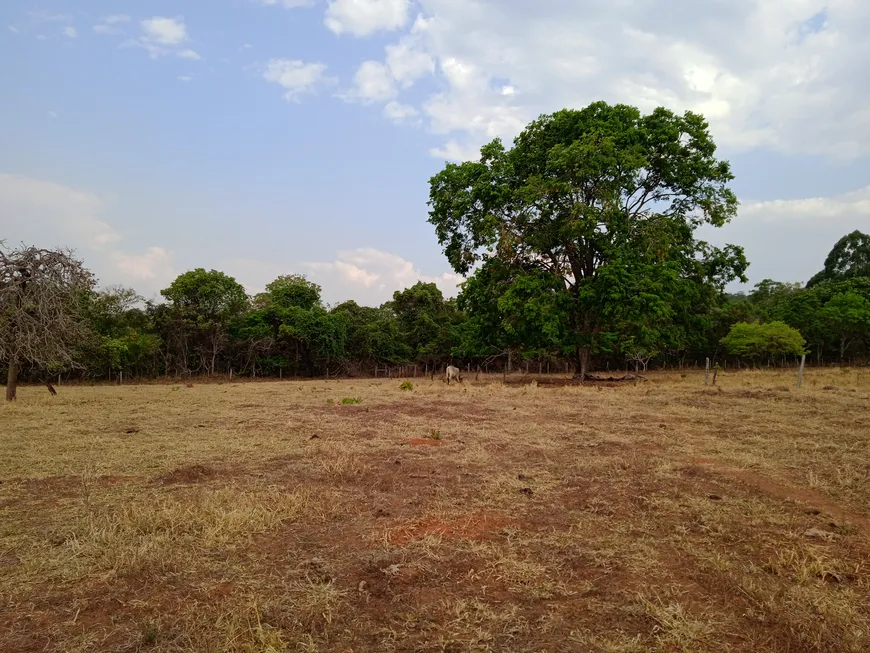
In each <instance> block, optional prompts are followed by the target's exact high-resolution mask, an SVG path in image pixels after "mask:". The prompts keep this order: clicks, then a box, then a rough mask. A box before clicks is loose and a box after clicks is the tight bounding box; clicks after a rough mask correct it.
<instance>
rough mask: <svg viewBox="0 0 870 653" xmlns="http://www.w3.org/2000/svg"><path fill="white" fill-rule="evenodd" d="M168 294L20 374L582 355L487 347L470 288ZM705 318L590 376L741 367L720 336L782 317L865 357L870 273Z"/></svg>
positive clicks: (102, 321) (89, 375) (541, 347)
mask: <svg viewBox="0 0 870 653" xmlns="http://www.w3.org/2000/svg"><path fill="white" fill-rule="evenodd" d="M161 294H162V296H163V297H164V298H165V301H164V302H162V303H153V302H145V301H144V300H143V299H142V298H141V297H140V296H138V295H137V294H136V292H135V291H134V290H132V289H129V288H121V287H111V288H107V289H104V290H98V291H94V292H91V293H90V294H89V296H88V298H87V301H86V304H85V305H86V321H87V323H88V325H89V327H90V334H91V335H90V337H88V338H86V339H85V340H84V341H83V342H81V343H80V344H79V346H78V347H77V349H76V351H75V352H74V355H73V361H74V363H73V364H65V365H63V366H56V367H55V368H53V369H44V368H36V367H28V366H25V368H24V369H23V370H22V373H21V376H22V378H23V379H28V380H43V379H44V378H45V377H46V375H49V377H53V376H55V375H57V374H62V375H63V376H64V378H67V379H82V380H87V379H90V380H104V381H107V380H117V379H119V378H120V377H121V375H123V376H124V377H125V378H127V379H131V380H132V379H144V378H153V377H159V376H166V375H168V376H172V377H179V376H180V377H183V376H188V375H227V376H228V375H229V374H230V373H232V374H233V375H235V376H242V377H253V376H258V377H318V376H327V375H328V376H339V375H341V376H369V375H374V374H375V373H376V371H378V370H380V371H381V373H385V370H386V369H388V368H397V367H400V366H406V369H405V370H404V371H405V372H406V373H411V372H410V370H411V368H410V367H409V366H412V365H416V366H417V370H416V372H417V373H418V374H420V375H422V374H424V372H425V371H426V370H432V369H443V368H444V366H445V365H447V364H448V363H454V364H459V365H461V366H462V367H463V368H465V367H466V366H468V365H470V366H472V369H477V367H478V366H481V368H486V369H487V370H489V371H503V370H505V369H506V368H507V366H508V365H510V366H511V367H512V368H513V369H514V370H518V371H520V370H526V369H528V370H530V371H533V372H538V371H541V370H550V371H553V372H556V371H559V372H565V371H566V370H572V371H573V369H574V361H573V357H572V352H571V351H565V350H564V349H563V348H561V347H559V343H558V342H557V341H556V340H555V339H550V342H549V346H547V345H548V343H547V337H546V335H545V334H544V333H543V332H541V335H542V337H541V338H539V339H538V341H537V342H535V343H531V344H532V345H533V346H526V345H524V344H523V343H520V342H514V343H512V344H511V346H509V347H506V348H505V347H503V343H500V342H498V341H497V337H498V334H499V330H498V329H496V328H493V329H492V330H490V331H489V333H490V334H491V335H492V336H493V340H492V341H490V342H487V341H486V333H487V331H486V329H481V328H480V320H481V319H482V318H484V317H485V315H484V314H482V313H480V312H478V313H470V312H469V310H468V309H469V308H471V307H472V306H471V304H472V302H471V300H472V298H471V297H470V295H469V292H468V290H464V291H463V292H462V293H461V294H460V295H459V297H458V298H457V299H445V298H444V296H443V294H442V293H441V291H440V290H439V289H438V288H437V287H436V286H435V284H432V283H422V282H420V283H417V284H416V285H414V286H412V287H410V288H407V289H405V290H402V291H397V292H396V293H394V296H393V299H392V300H391V301H389V302H386V303H385V304H383V305H381V306H379V307H368V306H360V305H359V304H357V303H356V302H354V301H346V302H343V303H341V304H338V305H335V306H331V307H328V306H326V305H325V304H324V302H323V300H322V298H321V289H320V287H319V286H318V285H316V284H315V283H312V282H311V281H309V280H307V279H306V278H305V277H303V276H301V275H287V276H282V277H279V278H278V279H276V280H275V281H273V282H272V283H270V284H269V285H268V286H267V288H266V290H265V292H263V293H260V294H257V295H255V296H253V297H249V296H248V295H247V294H246V292H245V289H244V287H243V286H242V285H241V284H239V283H238V282H237V281H236V280H235V279H233V278H232V277H230V276H227V275H226V274H224V273H222V272H219V271H215V270H211V271H206V270H204V269H196V270H192V271H189V272H186V273H184V274H182V275H180V276H179V277H178V278H177V279H176V280H175V281H173V283H172V284H171V285H170V286H169V287H168V288H166V289H164V290H163V291H162V292H161ZM696 317H697V320H696V324H698V325H699V328H698V329H697V330H695V331H692V332H690V333H688V334H687V338H686V343H687V346H686V347H685V348H682V349H663V350H660V351H655V350H653V351H637V350H635V349H632V348H631V347H630V346H629V347H619V346H616V347H614V348H613V349H612V350H611V351H609V352H595V354H594V356H593V361H592V369H611V370H613V369H625V368H631V369H634V368H635V366H641V365H642V366H643V367H644V368H646V367H647V366H650V367H652V368H655V367H661V366H662V365H668V366H681V365H694V364H696V363H698V361H701V363H702V364H703V361H704V359H705V358H706V357H710V358H711V359H712V360H713V361H714V362H719V363H721V364H728V363H729V362H730V363H731V364H735V363H737V361H738V359H740V358H741V357H740V356H736V355H730V353H729V351H728V347H726V346H725V345H723V344H722V340H723V338H725V336H727V335H728V333H729V331H730V330H731V328H732V327H733V325H735V324H738V323H755V322H758V323H770V322H784V323H785V324H788V325H789V326H791V327H793V328H795V329H797V330H799V331H800V333H801V334H802V335H803V336H804V338H805V340H806V343H807V348H808V350H809V351H810V358H809V360H810V362H813V363H816V364H822V363H826V362H829V363H839V362H842V361H856V360H862V361H863V360H866V359H867V357H868V355H870V278H868V277H856V278H852V279H849V280H845V281H836V280H825V281H821V282H820V283H818V284H816V285H813V286H811V287H809V288H805V287H802V286H801V285H800V284H789V283H779V282H776V281H771V280H765V281H763V282H761V283H759V284H758V285H757V286H756V287H755V290H754V291H753V292H752V293H749V294H723V295H721V297H719V299H718V301H717V302H716V303H715V305H714V306H713V308H712V310H710V311H709V312H707V313H705V314H699V315H697V316H696ZM742 358H744V361H743V362H745V363H751V362H753V361H747V360H745V357H742ZM772 358H773V357H772ZM754 362H759V361H754ZM760 362H769V361H760ZM773 362H774V363H779V362H781V361H779V360H776V359H775V358H773Z"/></svg>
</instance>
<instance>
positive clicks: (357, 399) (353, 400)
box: [341, 397, 362, 405]
mask: <svg viewBox="0 0 870 653" xmlns="http://www.w3.org/2000/svg"><path fill="white" fill-rule="evenodd" d="M341 403H342V404H344V405H348V404H361V403H362V399H361V398H360V397H344V398H343V399H342V400H341Z"/></svg>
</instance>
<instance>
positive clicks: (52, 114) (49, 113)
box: [45, 111, 57, 120]
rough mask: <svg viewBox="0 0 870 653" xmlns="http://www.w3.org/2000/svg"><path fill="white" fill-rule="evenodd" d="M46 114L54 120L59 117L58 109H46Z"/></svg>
mask: <svg viewBox="0 0 870 653" xmlns="http://www.w3.org/2000/svg"><path fill="white" fill-rule="evenodd" d="M45 115H47V116H48V117H49V118H51V119H52V120H54V119H55V118H57V111H46V112H45Z"/></svg>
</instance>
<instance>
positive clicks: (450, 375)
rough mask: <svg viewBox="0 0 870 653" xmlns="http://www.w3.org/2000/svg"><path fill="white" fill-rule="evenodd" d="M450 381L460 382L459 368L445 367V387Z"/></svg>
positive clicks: (453, 366)
mask: <svg viewBox="0 0 870 653" xmlns="http://www.w3.org/2000/svg"><path fill="white" fill-rule="evenodd" d="M450 379H455V380H457V381H462V374H460V373H459V368H458V367H456V366H455V365H448V366H447V385H450Z"/></svg>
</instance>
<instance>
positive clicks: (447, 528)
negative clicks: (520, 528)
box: [387, 512, 516, 544]
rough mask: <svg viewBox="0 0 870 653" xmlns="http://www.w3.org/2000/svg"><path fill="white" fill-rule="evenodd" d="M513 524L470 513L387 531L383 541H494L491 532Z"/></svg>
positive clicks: (500, 516)
mask: <svg viewBox="0 0 870 653" xmlns="http://www.w3.org/2000/svg"><path fill="white" fill-rule="evenodd" d="M515 523H516V519H515V518H513V517H508V516H506V515H503V514H499V513H491V512H479V513H472V514H468V515H464V516H462V517H457V518H452V519H451V518H439V517H426V518H423V519H415V520H413V521H410V522H406V523H405V524H403V525H401V526H396V527H393V528H391V529H389V530H388V531H387V540H388V541H389V542H390V543H391V544H407V543H408V542H411V541H414V540H422V539H423V538H425V537H427V536H429V535H436V536H441V537H445V538H448V539H454V540H473V541H480V540H491V539H495V531H497V530H499V529H501V528H504V527H505V526H508V525H510V524H515Z"/></svg>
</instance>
